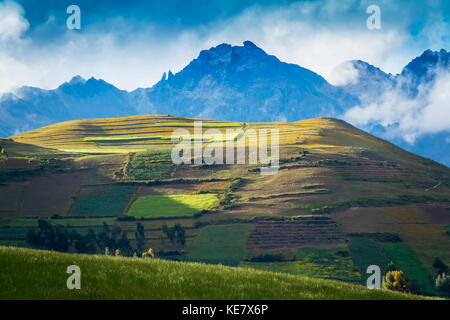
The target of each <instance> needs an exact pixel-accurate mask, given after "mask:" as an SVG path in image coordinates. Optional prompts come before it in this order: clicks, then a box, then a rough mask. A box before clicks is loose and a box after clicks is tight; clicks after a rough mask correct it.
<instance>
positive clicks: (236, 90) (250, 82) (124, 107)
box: [0, 41, 450, 166]
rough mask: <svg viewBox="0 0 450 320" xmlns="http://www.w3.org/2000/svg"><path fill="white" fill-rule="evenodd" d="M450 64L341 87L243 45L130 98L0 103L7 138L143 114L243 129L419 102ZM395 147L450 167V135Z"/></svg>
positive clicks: (435, 60) (361, 72) (100, 95)
mask: <svg viewBox="0 0 450 320" xmlns="http://www.w3.org/2000/svg"><path fill="white" fill-rule="evenodd" d="M449 61H450V52H447V51H445V50H441V51H439V52H433V51H429V50H427V51H425V52H424V53H423V54H422V55H421V56H420V57H418V58H416V59H414V60H413V61H411V63H409V64H408V65H407V66H406V67H405V68H404V70H403V71H402V73H401V74H399V75H396V76H393V75H390V74H386V73H384V72H383V71H382V70H380V69H378V68H376V67H374V66H371V65H369V64H367V63H365V62H363V61H350V62H348V63H347V64H350V65H351V66H352V67H353V68H354V69H355V70H357V71H358V77H357V79H356V80H354V81H352V82H351V83H348V84H345V85H341V86H333V85H331V84H330V83H328V82H327V81H326V80H325V79H324V78H323V77H321V76H320V75H318V74H316V73H314V72H312V71H310V70H308V69H305V68H302V67H300V66H298V65H295V64H288V63H284V62H281V61H280V60H279V59H278V58H276V57H275V56H272V55H268V54H267V53H265V52H264V51H263V50H262V49H260V48H259V47H257V46H256V45H255V44H253V43H252V42H250V41H245V42H244V44H243V46H231V45H228V44H221V45H218V46H216V47H213V48H211V49H209V50H203V51H201V52H200V54H199V56H198V57H197V58H196V59H194V60H193V61H192V62H191V63H189V65H188V66H186V67H185V68H184V69H183V70H181V71H180V72H178V73H176V74H173V73H172V72H170V71H169V72H168V74H166V73H165V74H164V75H163V77H162V79H161V80H160V81H159V82H158V83H156V84H155V85H154V86H153V87H151V88H141V89H136V90H134V91H132V92H127V91H123V90H120V89H118V88H116V87H114V86H113V85H111V84H109V83H107V82H105V81H103V80H97V79H94V78H90V79H88V80H85V79H83V78H81V77H79V76H76V77H74V78H73V79H72V80H71V81H69V82H67V83H64V84H62V85H61V86H59V87H58V88H56V89H54V90H43V89H39V88H33V87H21V88H19V89H18V90H16V91H15V92H14V93H8V94H4V95H3V96H2V97H1V98H0V118H1V124H0V137H8V136H11V135H13V134H16V133H19V132H23V131H27V130H31V129H34V128H38V127H42V126H45V125H49V124H53V123H57V122H61V121H66V120H75V119H86V118H104V117H118V116H127V115H139V114H171V115H177V116H183V117H196V118H215V119H220V120H231V121H242V122H263V121H296V120H301V119H307V118H315V117H321V116H332V117H340V116H342V115H343V114H345V112H346V111H347V110H349V109H351V108H352V107H355V106H360V105H364V104H366V103H367V102H368V101H376V100H377V99H379V97H381V96H382V93H383V92H384V91H385V90H388V89H389V88H401V90H402V91H403V92H405V94H406V95H408V96H409V97H412V98H413V97H414V95H417V92H418V88H419V87H420V86H421V85H423V84H424V83H431V82H433V81H434V77H435V76H434V73H432V72H430V70H434V69H436V68H444V69H448V68H449ZM365 129H368V130H369V131H371V132H372V133H374V134H377V135H379V136H385V135H386V132H385V128H384V127H382V126H380V125H378V124H376V123H373V124H370V125H368V127H367V128H365ZM430 139H431V140H433V142H430V141H431V140H430ZM434 139H436V141H434ZM390 140H391V141H393V142H394V143H397V144H400V145H401V146H402V147H404V148H405V149H407V150H411V151H413V152H415V153H418V154H420V155H422V156H425V157H431V158H433V159H434V160H437V161H440V162H442V163H444V164H446V165H447V166H448V165H449V164H450V158H449V157H450V155H445V153H444V155H443V154H442V152H439V151H437V150H436V148H438V149H439V150H440V151H442V143H444V145H445V144H448V142H447V141H448V140H449V135H448V134H443V133H440V134H437V135H433V136H432V137H428V138H427V143H422V144H421V143H420V141H419V143H417V144H414V145H411V144H409V143H406V142H404V141H403V140H402V139H401V138H400V137H399V138H398V139H397V138H392V137H390ZM433 145H436V148H435V147H432V146H433ZM439 145H440V147H439ZM447 153H448V152H447Z"/></svg>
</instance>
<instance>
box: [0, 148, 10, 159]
mask: <svg viewBox="0 0 450 320" xmlns="http://www.w3.org/2000/svg"><path fill="white" fill-rule="evenodd" d="M0 157H5V158H8V153H7V152H6V149H5V148H4V147H3V146H1V145H0Z"/></svg>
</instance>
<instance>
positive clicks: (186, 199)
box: [128, 193, 218, 218]
mask: <svg viewBox="0 0 450 320" xmlns="http://www.w3.org/2000/svg"><path fill="white" fill-rule="evenodd" d="M217 200H218V198H217V194H214V193H210V194H176V195H167V196H166V195H154V196H143V197H139V198H138V199H137V200H136V201H135V202H134V203H133V204H132V205H131V207H130V210H129V211H128V215H130V216H133V217H136V218H141V217H145V218H151V217H153V218H160V217H184V216H191V215H194V214H196V213H199V212H200V211H202V210H206V209H208V208H210V207H211V206H213V205H214V203H216V202H217Z"/></svg>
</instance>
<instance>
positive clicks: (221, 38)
mask: <svg viewBox="0 0 450 320" xmlns="http://www.w3.org/2000/svg"><path fill="white" fill-rule="evenodd" d="M8 3H9V4H8V8H14V10H12V11H11V9H8V12H15V16H16V17H17V18H16V19H15V20H16V21H21V23H16V24H14V25H18V26H20V27H16V28H15V30H16V31H15V32H14V33H11V36H12V34H14V35H15V36H16V38H17V37H19V38H20V35H21V34H22V33H23V32H24V30H26V28H27V27H28V22H26V20H24V18H23V10H22V9H21V7H20V6H19V5H17V4H13V3H12V2H8ZM354 3H355V0H347V1H335V0H327V1H323V2H302V3H296V4H292V5H289V6H284V7H279V8H273V7H269V8H262V7H259V6H254V7H251V8H249V9H247V10H246V11H244V12H243V13H241V14H239V15H237V16H235V17H232V18H230V19H227V20H223V21H215V22H214V23H213V24H212V25H206V26H202V27H197V28H195V29H186V30H181V31H180V32H178V33H177V34H173V35H172V36H171V37H163V36H161V35H160V34H159V30H158V29H157V28H155V27H154V26H152V25H150V24H149V25H148V28H146V29H145V30H144V29H142V30H140V31H139V32H134V33H132V37H129V38H128V39H127V41H126V43H124V42H123V41H121V40H118V38H117V35H116V34H115V33H112V32H113V31H108V32H103V31H99V30H95V29H94V28H91V29H83V27H82V30H81V32H72V31H67V34H66V42H61V41H59V42H57V43H46V44H41V45H39V46H36V45H34V44H33V43H32V42H31V41H29V42H25V43H20V44H16V47H17V48H19V49H17V48H16V52H14V54H11V50H10V51H3V56H4V55H7V56H9V59H10V60H11V59H12V60H13V62H14V63H12V64H9V65H6V63H2V62H0V64H1V65H3V69H7V70H9V71H8V74H13V73H14V74H15V75H14V77H13V78H14V80H13V81H11V82H9V86H7V85H5V84H3V85H0V93H1V92H5V91H7V90H10V89H11V87H14V86H18V85H33V86H39V87H43V88H47V89H49V88H55V87H57V86H58V85H59V84H61V83H62V82H64V81H67V80H68V79H70V78H71V77H72V76H74V75H77V74H80V75H81V76H83V77H86V78H87V77H90V76H94V77H97V78H103V79H105V80H106V81H108V82H110V83H112V84H114V85H116V86H117V87H119V88H121V89H126V90H133V89H135V88H137V87H149V86H151V85H153V84H154V83H155V82H157V81H158V80H159V79H160V78H161V75H162V73H163V72H167V71H168V70H169V69H170V70H172V71H173V72H176V71H179V70H181V69H182V68H183V67H184V66H185V65H186V64H187V63H189V61H190V60H192V59H194V58H195V57H197V55H198V53H199V52H200V50H203V49H207V48H209V47H212V46H216V45H218V44H220V43H222V42H226V43H231V44H234V45H241V44H242V42H243V41H245V40H251V41H253V42H255V44H257V45H258V46H261V47H262V48H263V49H265V50H266V51H267V52H268V53H270V54H274V55H276V56H277V57H278V58H280V60H282V61H286V62H290V63H296V64H299V65H301V66H303V67H305V68H309V69H311V70H313V71H315V72H317V73H319V74H321V75H322V76H324V77H325V78H327V77H329V75H330V74H331V73H332V70H333V68H334V67H335V66H337V65H339V64H341V63H342V62H343V61H346V60H350V59H363V60H366V61H368V62H370V63H373V64H377V65H380V64H381V63H382V62H383V61H384V59H385V58H386V56H387V55H388V53H392V52H393V51H394V49H395V48H397V47H399V46H401V45H402V43H404V41H405V39H406V38H407V37H406V35H405V34H403V33H401V32H400V31H397V30H390V31H387V30H386V31H384V30H383V31H382V32H371V31H369V30H367V29H366V27H365V17H366V16H365V11H364V10H361V21H360V22H358V21H357V22H356V26H355V24H354V23H353V22H349V23H348V24H347V23H345V21H344V22H343V21H340V18H339V17H341V16H342V17H344V16H345V14H346V12H347V11H348V10H349V8H350V7H351V5H352V4H354ZM328 20H332V22H330V23H329V24H324V22H323V21H328ZM113 22H114V24H115V26H116V27H115V29H116V30H117V29H123V28H126V24H127V21H121V19H116V20H115V21H113ZM52 23H55V21H54V19H53V20H52V19H51V17H50V18H49V21H47V22H46V23H45V25H46V26H45V27H47V28H50V27H51V24H52ZM105 23H106V22H105ZM40 27H42V28H43V26H40ZM37 28H39V26H38V27H37ZM109 30H111V28H109ZM130 34H131V33H130ZM1 52H2V51H1V48H0V53H1ZM12 57H14V59H13V58H12ZM17 66H20V67H17ZM16 67H17V69H16V70H15V69H14V68H16ZM0 68H1V67H0Z"/></svg>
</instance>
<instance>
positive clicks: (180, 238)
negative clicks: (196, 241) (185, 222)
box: [173, 223, 186, 246]
mask: <svg viewBox="0 0 450 320" xmlns="http://www.w3.org/2000/svg"><path fill="white" fill-rule="evenodd" d="M173 229H174V233H175V237H176V240H177V242H178V243H179V244H181V245H182V246H184V244H185V243H186V235H185V231H184V228H183V227H182V226H180V225H179V224H178V223H177V224H176V225H175V226H174V227H173Z"/></svg>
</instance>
